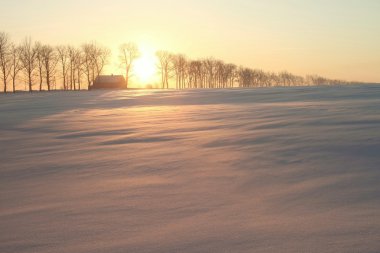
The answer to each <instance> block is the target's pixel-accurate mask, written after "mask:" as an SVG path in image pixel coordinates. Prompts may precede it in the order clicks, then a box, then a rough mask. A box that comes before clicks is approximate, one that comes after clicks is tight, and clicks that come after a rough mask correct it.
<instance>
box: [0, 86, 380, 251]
mask: <svg viewBox="0 0 380 253" xmlns="http://www.w3.org/2000/svg"><path fill="white" fill-rule="evenodd" d="M0 168H1V169H0V252H2V253H8V252H16V253H24V252H28V253H29V252H38V253H51V252H53V253H55V252H63V253H74V252H75V253H82V252H88V253H97V252H109V253H119V252H120V253H122V252H123V253H124V252H138V253H139V252H162V253H164V252H165V253H168V252H217V253H219V252H285V253H286V252H289V253H294V252H316V253H317V252H318V253H321V252H331V253H337V252H360V253H375V252H380V86H375V85H373V86H350V87H323V88H321V87H309V88H272V89H252V90H243V89H235V90H201V91H200V90H189V91H93V92H66V93H65V92H51V93H33V94H28V93H21V94H16V95H12V94H9V95H1V96H0Z"/></svg>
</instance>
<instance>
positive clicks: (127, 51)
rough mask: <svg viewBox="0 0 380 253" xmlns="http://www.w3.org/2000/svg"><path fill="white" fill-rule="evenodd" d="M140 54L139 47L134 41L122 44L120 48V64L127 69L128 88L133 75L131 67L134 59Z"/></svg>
mask: <svg viewBox="0 0 380 253" xmlns="http://www.w3.org/2000/svg"><path fill="white" fill-rule="evenodd" d="M139 56H140V52H139V49H138V47H137V45H136V44H134V43H125V44H122V45H121V46H120V48H119V59H120V64H121V66H122V67H123V68H124V70H125V84H126V87H127V88H128V85H129V80H130V77H131V69H132V67H133V63H134V61H135V60H136V59H137V58H138V57H139Z"/></svg>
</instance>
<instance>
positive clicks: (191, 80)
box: [0, 32, 347, 93]
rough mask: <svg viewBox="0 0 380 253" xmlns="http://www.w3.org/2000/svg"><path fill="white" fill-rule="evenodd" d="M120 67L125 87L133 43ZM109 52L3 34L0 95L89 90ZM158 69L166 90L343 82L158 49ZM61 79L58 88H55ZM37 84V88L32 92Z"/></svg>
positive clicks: (123, 53) (124, 51) (121, 56)
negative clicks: (20, 88) (22, 90)
mask: <svg viewBox="0 0 380 253" xmlns="http://www.w3.org/2000/svg"><path fill="white" fill-rule="evenodd" d="M118 53H119V63H120V66H121V67H122V68H123V69H124V76H125V80H126V87H127V88H128V86H129V83H130V79H131V77H132V73H133V64H134V62H135V61H136V60H137V59H138V58H139V56H140V52H139V49H138V47H137V45H136V44H134V43H125V44H122V45H121V46H120V47H119V52H118ZM110 56H111V51H110V50H109V49H108V48H106V47H104V46H100V45H98V44H97V43H96V42H91V43H85V44H82V45H81V46H79V47H74V46H71V45H60V46H51V45H48V44H43V43H41V42H33V41H32V39H31V38H25V39H24V40H23V41H22V42H21V43H20V44H18V45H17V44H15V43H13V42H12V41H11V40H10V37H9V35H8V34H6V33H5V32H0V74H1V79H2V83H3V92H4V93H5V92H8V91H10V90H12V91H13V92H16V89H17V88H16V82H17V81H20V80H21V81H23V82H24V83H25V84H26V87H27V90H28V91H30V92H32V91H34V90H39V91H42V90H47V91H50V90H56V89H63V90H82V89H89V88H90V87H91V85H92V84H93V82H94V81H95V79H96V77H97V76H98V75H100V74H102V73H103V71H104V68H105V66H106V65H107V64H109V59H110ZM156 57H157V62H158V64H157V70H158V74H159V75H160V77H161V84H160V87H161V88H163V89H168V88H170V87H175V88H176V89H188V88H232V87H242V88H249V87H273V86H304V85H335V84H343V83H347V82H346V81H343V80H333V79H328V78H324V77H321V76H317V75H310V76H306V77H302V76H297V75H294V74H291V73H289V72H286V71H284V72H280V73H273V72H265V71H263V70H259V69H251V68H246V67H242V66H237V65H235V64H231V63H225V62H223V61H222V60H218V59H214V58H205V59H198V60H192V59H189V58H188V57H186V56H185V55H183V54H172V53H170V52H168V51H158V52H157V53H156ZM57 80H60V83H61V85H60V86H57V83H58V81H57ZM36 86H37V88H36Z"/></svg>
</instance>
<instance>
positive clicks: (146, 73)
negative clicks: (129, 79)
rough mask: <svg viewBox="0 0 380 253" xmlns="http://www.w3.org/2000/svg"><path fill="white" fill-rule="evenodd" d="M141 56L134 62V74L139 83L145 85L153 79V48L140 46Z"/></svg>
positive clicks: (154, 67)
mask: <svg viewBox="0 0 380 253" xmlns="http://www.w3.org/2000/svg"><path fill="white" fill-rule="evenodd" d="M140 51H141V56H140V57H139V58H138V59H137V60H136V62H135V64H134V74H135V75H136V77H137V79H138V81H139V83H140V85H146V84H149V83H150V82H153V81H154V77H155V75H156V72H157V70H156V57H155V54H154V50H151V49H149V48H147V47H142V48H140Z"/></svg>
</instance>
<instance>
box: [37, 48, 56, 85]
mask: <svg viewBox="0 0 380 253" xmlns="http://www.w3.org/2000/svg"><path fill="white" fill-rule="evenodd" d="M40 50H41V52H40V54H41V60H42V66H43V69H44V73H45V82H46V86H47V89H48V91H50V90H51V82H52V79H54V76H55V71H56V66H57V64H58V61H59V59H58V55H57V53H56V51H55V50H54V48H53V47H52V46H49V45H43V46H42V47H41V49H40Z"/></svg>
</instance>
